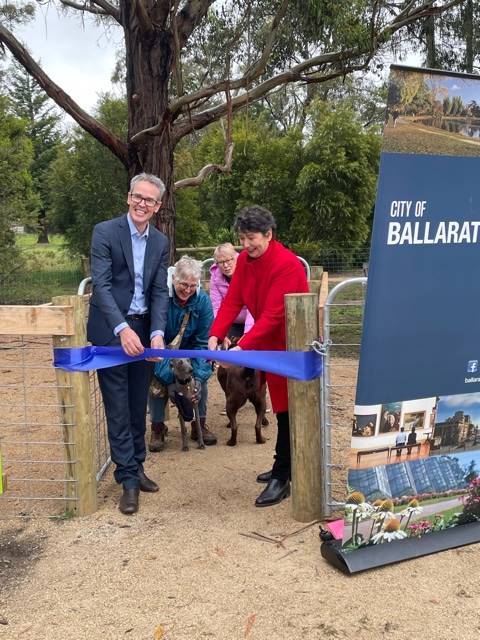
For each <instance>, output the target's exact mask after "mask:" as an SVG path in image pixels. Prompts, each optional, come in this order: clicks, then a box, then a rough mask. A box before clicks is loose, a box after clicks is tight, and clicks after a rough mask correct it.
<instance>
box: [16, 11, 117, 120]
mask: <svg viewBox="0 0 480 640" xmlns="http://www.w3.org/2000/svg"><path fill="white" fill-rule="evenodd" d="M72 14H73V12H69V13H68V14H65V13H63V12H60V11H58V10H57V9H56V8H55V7H54V6H53V4H48V5H41V6H38V8H37V12H36V18H35V20H34V21H32V22H30V23H29V24H27V25H24V26H22V27H17V28H16V29H15V35H16V37H17V38H18V39H19V40H20V41H21V42H22V43H23V44H24V45H26V47H27V48H28V50H29V51H30V53H31V54H32V55H33V57H34V58H35V59H36V60H37V61H38V60H40V63H41V67H42V68H43V70H44V71H45V72H46V73H47V74H48V75H49V76H50V77H51V79H52V80H53V81H54V82H56V83H57V84H58V85H59V86H60V87H61V88H62V89H64V91H66V92H67V93H68V94H69V95H70V96H71V97H72V98H73V99H74V100H75V101H76V102H77V103H78V104H79V105H80V106H81V107H82V108H83V109H85V110H86V111H88V112H91V111H92V110H93V108H94V107H95V104H96V103H97V101H98V97H99V95H100V94H101V93H102V92H105V91H109V90H110V89H112V85H111V81H110V78H111V75H112V71H113V69H114V66H115V59H116V56H115V52H116V51H117V50H118V45H119V43H120V42H121V38H122V31H121V29H120V28H112V29H110V33H109V32H106V31H105V28H104V27H103V26H102V25H96V24H95V20H94V17H93V16H91V15H90V14H84V15H85V17H84V20H83V25H82V19H81V18H80V16H79V15H75V14H73V15H72Z"/></svg>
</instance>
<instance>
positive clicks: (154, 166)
mask: <svg viewBox="0 0 480 640" xmlns="http://www.w3.org/2000/svg"><path fill="white" fill-rule="evenodd" d="M134 5H135V3H132V2H127V1H125V0H124V1H122V2H121V3H120V6H121V11H122V23H123V24H124V34H125V45H126V66H127V70H126V71H127V73H126V88H127V100H128V140H131V139H132V137H133V136H134V135H135V134H136V133H138V132H139V131H142V130H144V129H147V128H149V127H152V126H154V125H155V124H157V123H158V122H159V121H162V120H164V118H165V114H166V113H167V106H168V84H169V79H170V71H171V69H172V60H173V55H174V41H173V36H172V33H171V32H170V31H169V30H167V29H163V28H160V27H158V26H157V23H156V21H155V15H151V18H152V20H151V23H150V24H141V22H142V21H141V18H140V17H139V15H137V13H135V11H134V9H133V6H134ZM151 14H154V9H152V10H151ZM174 147H175V142H174V140H173V138H172V136H171V133H170V123H169V122H165V128H164V130H163V133H162V134H161V135H156V136H153V135H152V136H149V137H148V138H147V140H146V141H145V142H141V143H138V144H131V143H130V144H129V149H128V165H129V166H128V172H129V178H132V177H133V176H134V175H136V174H138V173H141V172H143V171H145V172H147V173H152V174H154V175H157V176H159V177H160V178H161V179H162V180H163V182H164V183H165V187H166V192H165V194H164V196H163V204H162V208H161V209H160V211H159V212H158V214H157V215H156V216H155V218H154V224H155V225H156V226H157V227H158V228H159V229H160V230H161V231H162V232H163V233H165V234H166V235H167V237H168V238H169V240H170V261H171V262H173V260H174V257H175V198H174V185H173V150H174Z"/></svg>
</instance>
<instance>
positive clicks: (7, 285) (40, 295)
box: [0, 234, 83, 304]
mask: <svg viewBox="0 0 480 640" xmlns="http://www.w3.org/2000/svg"><path fill="white" fill-rule="evenodd" d="M16 240H17V246H18V247H19V249H20V253H21V256H22V265H21V266H20V267H19V268H18V269H15V270H13V271H12V272H11V273H9V274H7V275H6V276H4V277H3V278H2V281H1V293H0V304H43V303H45V302H50V300H51V299H52V296H56V295H63V294H74V293H76V292H77V288H78V285H79V283H80V281H81V280H82V277H83V275H82V270H81V264H80V259H78V258H74V257H72V255H71V254H70V253H69V252H68V250H67V249H66V246H65V243H64V239H63V236H61V235H52V236H50V243H49V244H37V237H36V235H35V234H19V235H17V237H16Z"/></svg>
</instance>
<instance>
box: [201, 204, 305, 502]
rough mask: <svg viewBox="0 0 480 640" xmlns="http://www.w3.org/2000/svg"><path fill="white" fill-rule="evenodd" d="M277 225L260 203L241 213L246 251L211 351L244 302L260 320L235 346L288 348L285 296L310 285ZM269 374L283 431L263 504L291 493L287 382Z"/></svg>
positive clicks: (264, 477)
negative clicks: (277, 237) (277, 233)
mask: <svg viewBox="0 0 480 640" xmlns="http://www.w3.org/2000/svg"><path fill="white" fill-rule="evenodd" d="M276 226H277V225H276V222H275V218H274V217H273V215H272V214H271V213H270V211H268V210H267V209H264V208H263V207H260V206H258V205H253V206H250V207H245V208H244V209H242V210H241V211H240V212H239V213H238V214H237V216H236V219H235V224H234V228H235V230H236V231H237V233H238V236H239V240H240V244H241V245H242V246H243V248H244V249H245V251H242V252H241V253H240V255H239V257H238V259H237V267H236V270H235V273H234V275H233V278H232V281H231V283H230V287H229V289H228V293H227V295H226V297H225V299H224V301H223V302H222V305H221V307H220V309H219V311H218V314H217V317H216V318H215V320H214V322H213V324H212V327H211V329H210V339H209V341H208V348H209V349H212V350H213V349H216V348H217V345H218V342H219V341H222V340H223V339H224V338H225V336H226V335H227V332H228V329H229V327H230V325H231V324H232V322H233V321H234V320H235V318H236V317H237V315H238V313H239V311H240V309H241V308H242V307H243V306H246V307H247V308H248V310H249V311H250V313H251V314H252V316H253V318H254V320H255V324H254V325H253V327H252V328H251V329H250V331H249V332H248V333H246V334H245V335H243V337H242V338H241V339H240V341H239V343H238V346H237V347H234V349H256V350H260V351H284V350H285V349H286V337H285V302H284V296H285V294H287V293H307V292H308V283H307V278H306V276H305V271H304V269H303V266H302V264H301V262H300V261H299V259H298V258H297V256H296V255H295V254H294V253H292V252H291V251H289V250H288V249H286V248H285V247H284V246H283V245H282V244H280V243H279V242H277V241H276V240H274V239H273V233H274V231H275V229H276ZM223 366H225V365H223ZM266 377H267V384H268V389H269V391H270V398H271V401H272V408H273V411H274V413H276V416H277V423H278V433H277V443H276V447H275V461H274V464H273V468H272V470H271V471H267V472H265V473H261V474H260V475H259V476H258V477H257V482H267V483H268V484H267V486H266V488H265V490H264V491H262V493H261V494H260V495H259V496H258V498H257V500H256V501H255V505H256V506H257V507H268V506H270V505H272V504H277V503H278V502H280V501H281V500H283V499H284V498H286V497H288V496H289V495H290V430H289V419H288V394H287V380H286V378H284V377H281V376H278V375H275V374H273V373H267V374H266Z"/></svg>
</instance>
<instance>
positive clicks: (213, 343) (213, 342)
mask: <svg viewBox="0 0 480 640" xmlns="http://www.w3.org/2000/svg"><path fill="white" fill-rule="evenodd" d="M217 347H218V338H217V336H210V338H209V339H208V348H209V349H210V351H216V350H217Z"/></svg>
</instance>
